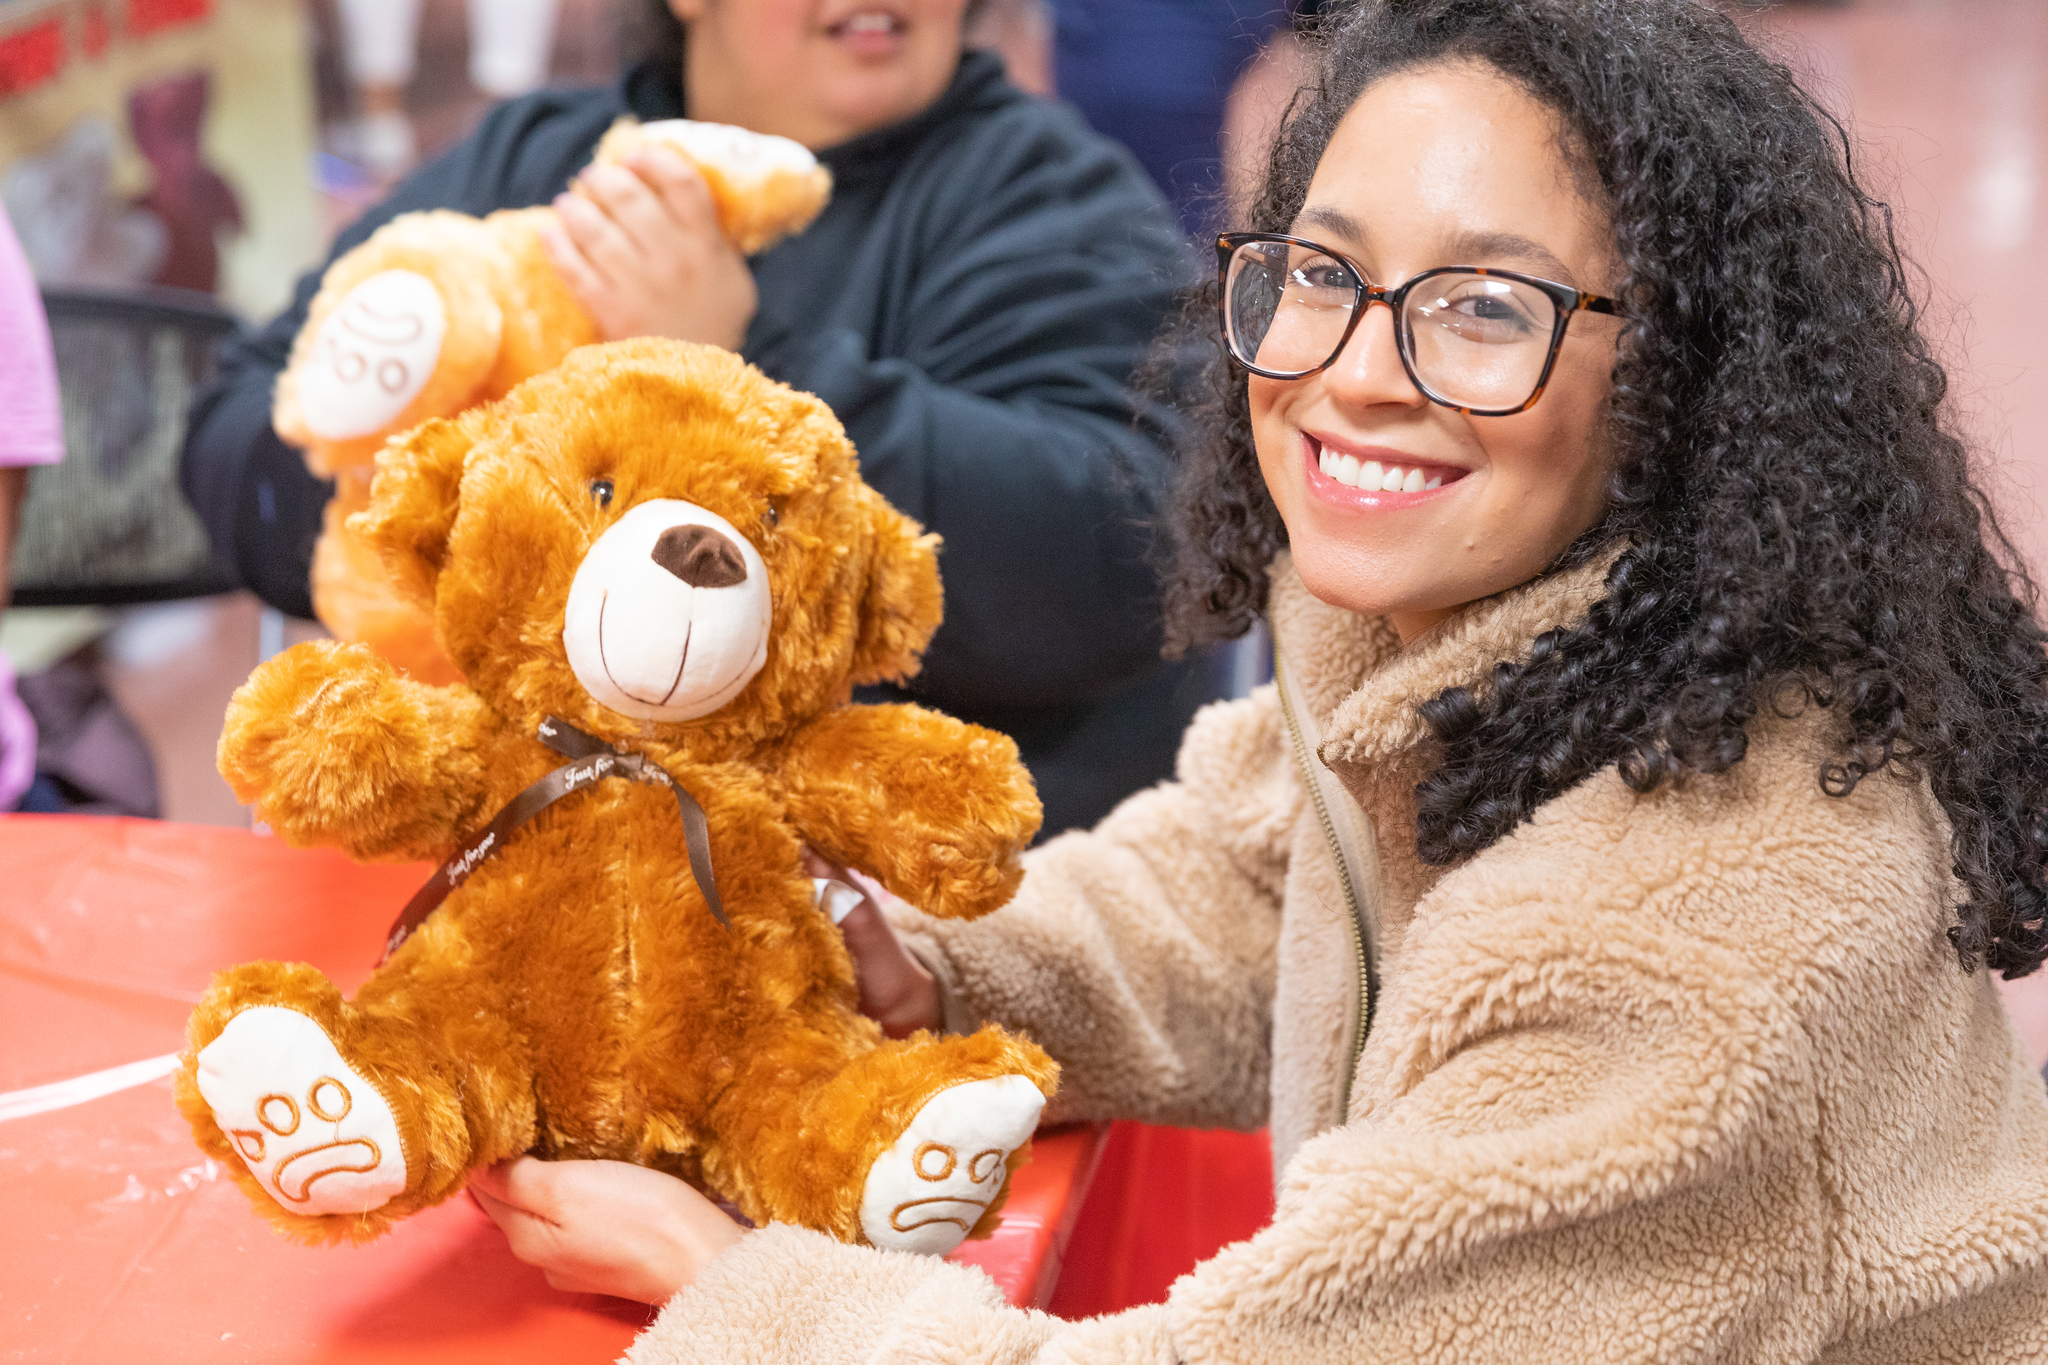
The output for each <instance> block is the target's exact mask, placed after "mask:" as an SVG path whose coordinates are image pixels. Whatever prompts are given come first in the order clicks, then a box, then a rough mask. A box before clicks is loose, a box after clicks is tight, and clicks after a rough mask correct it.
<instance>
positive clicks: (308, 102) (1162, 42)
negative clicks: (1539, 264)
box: [0, 0, 2048, 825]
mask: <svg viewBox="0 0 2048 1365" xmlns="http://www.w3.org/2000/svg"><path fill="white" fill-rule="evenodd" d="M1737 12H1738V13H1739V15H1740V16H1741V19H1742V22H1744V23H1745V24H1747V25H1749V26H1751V27H1752V28H1753V30H1754V31H1755V33H1756V34H1757V36H1758V37H1759V38H1760V39H1761V40H1762V41H1764V42H1765V43H1767V44H1769V45H1771V46H1772V47H1773V48H1775V49H1776V50H1777V51H1778V52H1780V53H1781V54H1782V56H1783V57H1784V59H1785V60H1786V61H1788V62H1790V63H1792V64H1793V65H1794V66H1795V67H1796V68H1798V69H1799V70H1801V71H1804V72H1806V73H1807V74H1808V76H1809V79H1810V83H1811V85H1812V87H1813V88H1814V89H1815V90H1816V91H1817V92H1818V93H1819V94H1820V95H1821V96H1822V98H1823V99H1824V100H1825V101H1826V102H1827V103H1828V104H1829V105H1830V106H1831V107H1832V108H1833V109H1834V110H1835V111H1837V113H1838V114H1839V115H1840V116H1841V117H1842V119H1843V120H1844V121H1845V122H1846V123H1847V124H1848V125H1849V127H1850V128H1851V129H1852V131H1853V133H1854V136H1855V137H1856V139H1857V141H1858V144H1859V146H1860V147H1861V157H1862V169H1863V174H1864V175H1865V177H1866V183H1867V184H1869V185H1870V186H1871V187H1873V188H1874V189H1875V190H1876V191H1877V192H1878V193H1879V194H1881V195H1883V196H1884V197H1886V198H1887V199H1888V200H1889V202H1890V203H1891V204H1892V206H1893V208H1894V209H1895V211H1896V214H1897V223H1898V227H1899V230H1900V232H1901V234H1902V236H1903V238H1904V239H1905V241H1906V242H1907V244H1908V248H1909V251H1910V253H1911V254H1912V256H1913V257H1914V259H1915V260H1916V261H1917V262H1918V264H1919V266H1920V267H1921V268H1922V269H1923V270H1924V272H1925V277H1924V293H1925V297H1926V300H1927V306H1928V316H1929V318H1930V320H1931V331H1932V332H1933V334H1934V335H1935V336H1936V337H1937V338H1938V339H1939V341H1940V343H1941V345H1942V347H1943V349H1944V352H1945V354H1946V356H1947V358H1948V360H1949V362H1950V364H1951V367H1952V371H1951V372H1952V374H1953V375H1954V377H1955V380H1956V403H1957V406H1958V410H1959V412H1960V413H1961V414H1962V417H1963V419H1964V421H1965V422H1966V424H1967V425H1968V427H1969V430H1970V431H1971V433H1972V434H1973V435H1974V436H1975V438H1976V441H1977V444H1978V448H1979V449H1980V450H1981V451H1982V453H1983V457H1984V460H1985V467H1986V478H1987V480H1988V482H1989V483H1990V485H1991V487H1992V488H1993V490H1994V495H1995V497H1996V498H1997V500H1998V501H1999V503H2000V504H2001V505H2002V507H2003V508H2004V510H2005V513H2006V516H2007V517H2008V519H2009V520H2008V526H2009V527H2010V528H2011V529H2013V530H2014V531H2015V532H2016V534H2017V538H2018V540H2019V542H2020V545H2021V548H2022V550H2023V552H2024V553H2025V554H2026V555H2027V556H2028V557H2029V559H2030V561H2031V563H2032V564H2033V565H2034V567H2035V568H2036V570H2037V571H2042V570H2048V516H2044V510H2043V508H2044V503H2043V497H2042V493H2043V489H2044V487H2048V484H2044V476H2048V373H2044V362H2048V332H2044V331H2043V329H2042V328H2041V326H2040V323H2039V319H2038V316H2037V310H2036V309H2035V307H2034V306H2033V304H2032V302H2031V291H2030V290H2029V289H2025V288H2015V287H2013V283H2012V282H2013V281H2014V279H2015V278H2024V277H2026V276H2028V275H2030V274H2031V273H2032V272H2034V271H2038V270H2039V269H2041V268H2042V263H2043V262H2044V261H2048V205H2044V203H2043V201H2042V195H2041V178H2042V166H2043V157H2044V154H2048V91H2044V85H2048V4H2044V3H2043V0H1838V2H1837V3H1787V4H1779V5H1742V6H1740V7H1739V8H1738V10H1737ZM643 14H644V9H643V0H0V201H4V203H5V205H6V208H7V211H8V214H9V216H10V217H11V219H12V220H13V222H14V224H15V226H16V229H17V232H18V233H19V235H20V236H21V238H22V241H23V244H24V247H25V249H26V251H27V254H28V256H29V259H30V262H31V264H32V266H33V267H34V269H35V272H36V275H37V277H38V280H39V281H40V283H41V284H42V285H43V286H44V287H45V289H46V291H48V297H49V299H50V311H51V314H52V323H53V331H54V332H55V335H56V342H57V351H58V362H59V369H60V378H61V380H62V383H63V387H64V390H65V406H66V418H65V425H66V435H67V445H68V446H69V452H68V459H67V461H66V462H65V464H63V465H61V466H55V467H51V468H49V469H46V470H41V471H38V472H36V473H35V474H34V475H33V476H32V479H31V483H30V490H29V495H28V503H27V511H26V517H25V522H24V528H23V535H22V538H21V542H20V544H19V545H18V546H17V549H16V554H15V557H14V565H13V581H14V584H15V587H16V590H17V605H16V606H15V607H14V608H13V609H12V610H10V611H8V612H7V613H6V614H5V617H4V620H0V649H4V650H5V651H6V653H7V654H8V655H9V656H10V657H11V658H12V659H13V660H14V663H15V666H16V668H17V670H18V671H19V672H20V673H21V674H22V675H23V685H22V687H23V692H24V694H25V695H26V696H27V697H28V698H29V699H30V701H31V705H32V707H33V708H34V709H36V711H37V713H38V716H39V718H40V719H42V720H43V728H44V730H45V745H46V748H47V749H50V750H51V751H52V752H53V754H54V757H52V758H50V759H49V760H48V762H46V764H45V766H46V767H51V766H53V765H55V766H58V767H59V768H61V770H59V771H55V772H54V773H53V774H52V780H53V781H54V782H55V783H56V784H57V786H58V788H59V790H60V792H61V794H63V795H64V796H65V797H66V799H67V800H68V801H69V802H70V803H71V804H74V805H76V804H80V803H81V802H83V803H86V804H88V805H89V806H91V807H92V808H99V809H107V810H117V811H129V812H133V813H147V814H157V815H161V816H163V817H165V818H169V819H175V820H185V821H194V822H200V823H206V824H218V825H237V824H246V823H247V822H248V814H247V812H246V811H245V810H243V809H242V808H241V807H239V806H238V805H237V804H236V803H235V801H234V799H233V797H232V796H231V795H230V793H229V792H228V791H227V789H226V787H225V785H224V784H223V783H222V782H221V780H220V778H219V777H218V776H217V774H216V773H215V771H214V766H213V749H214V742H215V739H216V737H217V734H218V727H219V720H220V716H221V712H222V708H223V707H224V705H225V703H226V700H227V697H228V694H229V693H230V692H231V691H232V690H233V688H234V687H235V686H236V685H237V684H238V683H239V682H240V681H241V680H242V679H243V678H244V677H245V676H246V675H247V673H248V671H249V669H250V668H251V667H252V666H253V665H254V664H255V663H256V661H257V660H258V659H259V657H261V656H262V655H264V654H266V653H268V652H271V651H274V650H275V649H277V648H280V647H282V645H283V644H286V643H289V642H292V641H295V640H297V639H301V638H306V637H308V636H311V635H314V634H317V633H318V629H319V628H318V627H317V626H314V625H311V624H309V623H303V622H296V621H288V620H286V619H284V618H282V617H278V616H276V615H275V614H273V613H267V612H266V611H264V610H262V609H261V608H260V607H259V604H258V603H257V602H256V600H255V599H254V598H253V597H250V596H249V595H247V594H246V593H242V592H238V591H235V590H233V585H232V583H231V582H230V581H229V579H228V578H227V577H226V576H225V575H224V574H223V573H222V572H221V571H220V569H219V567H218V566H216V565H213V564H212V563H211V562H210V561H209V560H208V558H207V555H206V550H205V543H204V537H203V535H201V534H200V533H199V532H198V529H197V525H196V523H195V522H194V521H193V520H192V518H191V516H190V513H189V511H188V510H187V509H185V508H184V507H183V506H182V504H181V502H180V499H179V495H178V493H177V491H176V483H175V457H176V450H177V440H178V435H179V421H180V415H181V412H182V400H183V397H184V396H185V395H187V394H189V393H190V391H191V389H192V388H193V387H194V386H195V385H196V384H198V383H199V382H201V381H202V380H203V377H204V374H205V372H206V367H207V365H208V363H209V361H208V356H209V354H210V347H211V344H212V339H213V338H214V337H216V336H217V335H218V334H219V333H220V331H221V330H222V329H224V328H227V327H231V326H233V325H235V324H236V323H237V321H239V320H262V319H264V318H267V317H268V316H269V315H270V314H271V313H272V312H274V311H275V310H276V309H277V308H278V307H279V306H280V304H282V302H283V301H284V300H285V298H286V296H287V293H288V291H289V289H290V286H291V282H292V281H293V279H294V278H295V277H296V276H297V275H298V273H299V272H300V271H302V270H304V269H305V268H307V267H308V266H310V265H312V264H314V263H315V262H317V261H318V260H319V259H320V258H321V256H322V254H323V252H324V250H325V247H326V244H327V242H328V241H329V239H330V238H331V237H332V235H333V234H334V232H335V231H336V230H337V229H338V228H339V227H341V226H343V225H345V224H346V223H348V222H349V221H350V220H351V219H352V218H353V217H354V216H355V215H356V214H357V213H359V212H360V211H361V210H362V209H363V208H364V207H365V206H366V205H368V204H370V203H372V202H374V201H375V200H376V199H377V198H378V197H379V196H380V195H381V194H382V192H383V190H384V188H385V187H386V186H388V185H389V184H390V183H391V181H392V180H393V179H394V178H395V177H396V176H398V175H400V174H402V173H403V172H404V171H406V170H408V169H410V168H411V167H412V166H414V165H415V164H417V163H418V162H419V161H421V160H423V159H427V158H431V157H432V156H433V155H434V154H435V153H436V152H437V151H438V150H440V149H441V148H444V147H446V146H447V145H449V144H450V143H451V142H453V141H455V140H456V139H458V138H459V137H461V136H462V135H463V134H464V133H465V132H466V131H467V130H469V129H470V128H471V127H473V126H474V124H475V123H476V121H477V119H478V118H479V117H480V116H481V114H482V113H483V111H484V110H485V109H487V108H488V107H489V106H490V104H491V103H492V101H494V100H495V99H500V98H504V97H506V96H509V95H513V94H517V93H520V92H522V91H525V90H528V89H531V88H534V87H535V86H538V85H542V84H546V83H558V84H590V83H597V82H603V81H608V80H610V79H612V78H613V77H614V76H615V75H616V73H617V72H618V70H619V69H620V66H621V64H622V63H623V62H626V61H628V60H630V59H631V58H632V57H633V56H634V55H636V52H637V50H638V45H639V44H640V43H642V42H643V41H644V35H643V34H642V32H641V29H642V28H643V23H642V18H643ZM1297 18H1298V16H1296V15H1294V14H1292V13H1291V12H1290V9H1289V6H1288V5H1287V4H1286V3H1284V2H1283V0H983V2H982V3H981V4H980V5H978V6H977V7H976V8H975V9H974V11H973V16H972V21H971V33H972V40H973V42H974V43H975V44H976V45H979V46H985V47H989V48H992V49H994V50H996V51H998V52H999V53H1000V54H1001V55H1002V56H1003V58H1004V59H1005V61H1006V63H1007V64H1008V66H1009V70H1010V72H1011V75H1012V78H1013V79H1014V80H1015V81H1016V82H1017V83H1018V84H1020V85H1023V86H1025V87H1026V88H1027V89H1030V90H1031V91H1033V92H1034V93H1037V94H1040V95H1042V96H1043V97H1045V98H1049V99H1050V98H1064V99H1067V100H1070V101H1071V102H1073V103H1074V104H1076V105H1077V106H1078V107H1079V108H1080V109H1081V110H1082V112H1083V113H1084V115H1085V116H1087V117H1088V118H1089V120H1090V121H1091V122H1092V123H1094V124H1095V126H1097V127H1098V128H1099V129H1101V130H1102V131H1104V132H1106V133H1109V134H1110V135H1112V136H1114V137H1117V138H1119V139H1120V140H1122V141H1124V142H1125V144H1126V145H1127V146H1129V147H1130V148H1131V149H1132V151H1133V152H1134V154H1135V155H1137V157H1138V158H1139V160H1140V161H1141V162H1142V163H1143V164H1144V166H1145V168H1146V169H1147V170H1148V171H1149V172H1150V173H1151V174H1152V175H1153V177H1154V178H1155V179H1156V180H1158V181H1159V182H1160V184H1161V187H1162V188H1163V189H1164V190H1165V191H1166V192H1167V194H1168V196H1169V198H1171V199H1172V200H1173V201H1174V203H1175V205H1176V208H1177V209H1178V210H1179V212H1180V216H1181V222H1182V226H1183V228H1184V229H1185V230H1186V231H1187V232H1188V234H1189V235H1190V237H1191V238H1196V237H1199V236H1200V235H1201V234H1202V233H1203V232H1205V231H1213V230H1214V229H1215V228H1216V227H1218V226H1225V225H1228V222H1229V219H1230V216H1231V215H1230V210H1229V203H1230V199H1231V196H1232V195H1233V194H1234V193H1237V192H1240V191H1241V189H1242V187H1243V185H1244V184H1245V183H1246V180H1247V178H1248V175H1249V173H1250V168H1251V167H1253V166H1255V165H1256V163H1257V160H1258V158H1259V156H1260V155H1261V152H1262V149H1263V145H1264V142H1265V139H1266V138H1267V137H1268V136H1269V135H1270V133H1271V130H1272V129H1273V127H1274V126H1275V124H1276V122H1277V120H1278V118H1279V116H1280V113H1281V110H1282V108H1283V107H1284V105H1285V102H1286V98H1287V96H1288V94H1289V92H1290V91H1291V90H1292V89H1293V85H1294V82H1295V79H1296V77H1297V75H1298V73H1299V70H1300V59H1299V55H1298V52H1297V49H1296V40H1295V38H1294V36H1293V31H1292V27H1291V25H1292V23H1293V22H1295V21H1296V19H1297ZM109 288H113V289H119V290H124V291H129V292H130V293H131V294H132V295H133V296H134V297H135V298H136V299H138V300H142V301H144V302H147V303H150V304H151V305H153V307H154V309H155V311H150V309H149V308H141V309H140V310H139V311H137V310H129V311H127V312H122V313H120V314H119V315H118V316H117V315H114V314H109V313H108V312H107V311H106V310H105V309H103V308H99V307H97V306H96V305H95V303H94V299H95V298H98V297H100V296H101V295H103V293H104V291H105V290H107V289H109ZM164 291H180V292H164ZM67 752H68V753H70V754H71V755H72V758H71V759H70V760H69V761H70V762H71V765H72V766H70V767H68V768H62V767H61V765H62V763H63V762H64V761H65V758H64V755H65V754H66V753H67Z"/></svg>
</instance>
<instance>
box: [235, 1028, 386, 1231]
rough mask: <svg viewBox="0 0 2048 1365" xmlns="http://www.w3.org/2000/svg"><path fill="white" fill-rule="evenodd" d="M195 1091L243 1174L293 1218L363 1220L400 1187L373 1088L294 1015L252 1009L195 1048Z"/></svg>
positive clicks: (317, 1032) (316, 1030) (321, 1035)
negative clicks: (356, 1216) (349, 1216)
mask: <svg viewBox="0 0 2048 1365" xmlns="http://www.w3.org/2000/svg"><path fill="white" fill-rule="evenodd" d="M198 1082H199V1093H200V1094H201V1095H204V1096H205V1097H206V1103H207V1105H208V1106H209V1107H210V1108H212V1110H213V1118H214V1122H216V1123H218V1124H219V1125H220V1128H221V1131H222V1132H223V1133H225V1134H227V1137H228V1141H230V1142H232V1143H233V1144H234V1145H235V1150H236V1151H237V1152H239V1153H241V1156H242V1159H243V1160H244V1161H246V1162H247V1163H248V1166H249V1173H250V1174H251V1175H253V1176H255V1177H256V1181H257V1183H258V1184H260V1185H261V1186H262V1187H263V1190H264V1192H265V1193H266V1194H268V1195H270V1196H271V1197H272V1198H273V1199H275V1200H277V1202H278V1203H279V1204H280V1205H282V1206H283V1207H284V1208H286V1209H289V1210H290V1211H291V1212H293V1213H301V1214H309V1215H315V1214H330V1213H368V1212H370V1211H371V1210H372V1209H375V1208H379V1207H381V1206H382V1205H384V1204H385V1203H387V1202H389V1201H390V1199H391V1198H392V1197H393V1196H395V1195H397V1194H399V1193H401V1192H402V1191H403V1190H404V1189H405V1176H406V1171H405V1151H404V1149H403V1148H402V1147H401V1146H400V1144H399V1140H398V1123H397V1120H396V1119H395V1118H393V1116H392V1113H391V1106H390V1105H388V1104H386V1103H385V1102H384V1097H383V1096H382V1095H380V1094H378V1093H377V1088H376V1087H375V1086H373V1085H371V1084H370V1083H369V1081H367V1080H365V1079H364V1078H363V1077H362V1076H361V1075H360V1074H359V1073H358V1072H356V1071H355V1070H354V1069H353V1068H352V1067H350V1066H349V1064H348V1063H347V1062H345V1061H343V1060H342V1056H341V1053H340V1051H339V1050H337V1049H336V1048H335V1046H334V1042H333V1040H332V1039H330V1038H329V1037H328V1036H327V1034H326V1033H325V1032H324V1031H323V1030H322V1029H321V1027H320V1026H319V1025H318V1024H316V1023H314V1022H313V1021H312V1020H311V1019H309V1018H307V1017H306V1016H305V1015H303V1014H301V1013H299V1012H298V1011H297V1010H294V1009H286V1008H284V1007H283V1006H280V1005H258V1006H255V1007H254V1008H251V1009H246V1010H243V1011H242V1012H241V1013H240V1014H238V1015H236V1016H235V1017H234V1018H233V1019H230V1020H229V1021H228V1026H227V1027H226V1028H225V1029H222V1030H221V1033H220V1036H219V1037H217V1038H215V1039H214V1040H213V1041H212V1042H210V1043H208V1044H207V1045H206V1046H205V1047H203V1048H201V1049H200V1050H199V1068H198Z"/></svg>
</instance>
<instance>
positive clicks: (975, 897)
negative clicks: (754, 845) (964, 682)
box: [783, 705, 1042, 919]
mask: <svg viewBox="0 0 2048 1365" xmlns="http://www.w3.org/2000/svg"><path fill="white" fill-rule="evenodd" d="M783 761H784V769H783V777H784V780H785V784H786V791H787V792H788V799H789V809H790V814H791V816H792V818H794V820H795V821H796V823H797V825H798V827H799V828H800V829H801V830H802V832H803V834H804V837H805V839H806V840H807V841H808V842H809V843H810V844H811V846H812V847H813V848H816V849H817V850H818V851H819V852H821V853H823V854H825V855H826V856H827V857H829V858H833V859H836V860H838V861H840V862H842V863H845V864H846V865H848V866H850V867H855V868H858V869H860V870H861V871H864V872H867V873H869V874H870V875H872V876H874V877H875V878H877V879H878V880H880V881H881V883H882V884H883V885H884V886H886V887H888V888H889V889H890V890H891V891H893V892H894V893H895V894H897V895H898V896H901V897H902V898H903V899H904V900H906V901H908V902H910V903H911V904H912V905H915V906H917V907H918V908H919V909H920V910H923V911H924V912H925V913H926V914H929V915H934V916H937V917H939V918H942V919H972V918H975V917H976V916H979V915H984V914H987V913H988V912H989V911H991V910H994V909H996V908H998V907H999V906H1001V905H1003V904H1004V903H1005V902H1006V901H1008V900H1009V899H1010V897H1011V896H1012V895H1013V894H1014V893H1015V892H1016V889H1017V883H1018V881H1019V879H1020V878H1021V877H1022V876H1023V869H1022V867H1021V864H1020V863H1019V856H1020V855H1021V854H1022V853H1023V851H1024V849H1025V848H1026V847H1027V846H1028V845H1029V844H1030V842H1031V838H1032V836H1033V835H1035V834H1036V833H1037V832H1038V826H1039V821H1040V819H1041V818H1042V812H1041V809H1040V806H1039V802H1038V793H1037V790H1036V789H1035V788H1034V787H1033V786H1032V782H1031V775H1030V773H1029V772H1027V771H1026V770H1025V768H1024V765H1023V763H1022V762H1021V761H1020V760H1019V759H1018V757H1017V746H1016V744H1015V743H1013V742H1012V741H1011V740H1010V739H1009V737H1008V736H1006V735H1001V734H997V733H996V732H995V731H993V730H985V729H982V728H981V727H980V726H976V725H968V724H965V723H963V722H961V721H958V720H954V719H953V718H952V717H950V716H942V715H939V714H937V713H936V712H932V711H926V710H924V709H923V708H921V707H917V706H909V705H893V706H846V707H841V708H839V709H838V710H836V711H833V712H831V713H828V714H827V715H826V716H825V717H823V718H821V719H820V720H818V721H814V722H813V723H812V724H811V725H809V726H807V727H805V729H804V730H803V731H800V732H799V733H798V734H797V736H795V738H794V739H793V741H792V742H791V743H790V745H789V746H788V748H787V750H786V752H785V755H784V760H783Z"/></svg>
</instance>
